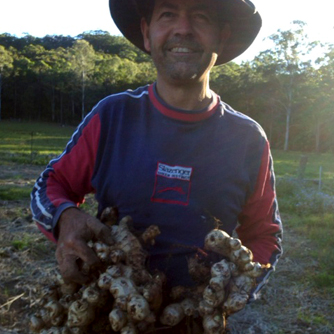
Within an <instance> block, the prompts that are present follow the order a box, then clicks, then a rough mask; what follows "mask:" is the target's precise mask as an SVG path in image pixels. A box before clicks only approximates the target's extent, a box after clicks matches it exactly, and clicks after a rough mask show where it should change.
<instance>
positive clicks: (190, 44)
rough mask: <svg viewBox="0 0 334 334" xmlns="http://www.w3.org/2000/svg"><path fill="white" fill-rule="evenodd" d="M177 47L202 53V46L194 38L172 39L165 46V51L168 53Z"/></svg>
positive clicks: (176, 37)
mask: <svg viewBox="0 0 334 334" xmlns="http://www.w3.org/2000/svg"><path fill="white" fill-rule="evenodd" d="M175 47H182V48H188V49H191V50H193V51H202V47H201V45H200V44H199V43H198V42H196V41H195V40H194V39H193V38H192V37H178V36H175V37H172V38H171V39H169V40H168V41H166V43H165V44H164V46H163V50H164V51H168V50H170V49H172V48H175Z"/></svg>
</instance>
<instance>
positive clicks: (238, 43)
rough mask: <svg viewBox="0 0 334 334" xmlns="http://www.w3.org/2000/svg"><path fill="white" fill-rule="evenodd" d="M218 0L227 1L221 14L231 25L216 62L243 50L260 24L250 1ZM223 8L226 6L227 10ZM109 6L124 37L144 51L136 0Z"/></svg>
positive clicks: (117, 1)
mask: <svg viewBox="0 0 334 334" xmlns="http://www.w3.org/2000/svg"><path fill="white" fill-rule="evenodd" d="M142 1H143V0H142ZM221 1H223V2H225V4H226V6H225V4H224V7H223V8H224V13H222V17H224V18H223V20H225V21H227V22H228V23H229V24H230V30H231V35H230V37H229V39H228V40H227V41H226V43H225V46H224V51H223V53H222V54H221V55H220V56H219V57H218V59H217V61H216V64H215V65H221V64H224V63H227V62H229V61H231V60H233V59H235V58H236V57H238V56H239V55H241V54H242V53H243V52H244V51H246V50H247V49H248V47H249V46H250V45H251V44H252V43H253V41H254V40H255V38H256V36H257V35H258V33H259V31H260V29H261V26H262V19H261V16H260V14H259V13H258V12H257V11H256V10H255V7H254V5H253V4H252V3H251V2H250V1H249V0H221ZM226 7H228V10H227V11H226V10H225V8H226ZM109 8H110V14H111V16H112V18H113V20H114V22H115V24H116V26H117V27H118V29H119V30H120V32H121V33H122V34H123V36H124V37H125V38H127V39H128V40H129V41H130V42H131V43H133V44H134V45H135V46H137V47H138V48H139V49H141V50H142V51H144V52H146V53H147V51H146V50H145V47H144V41H143V36H142V33H141V29H140V25H141V15H140V14H139V11H138V9H137V4H136V0H121V1H120V0H109ZM226 12H227V13H228V15H226Z"/></svg>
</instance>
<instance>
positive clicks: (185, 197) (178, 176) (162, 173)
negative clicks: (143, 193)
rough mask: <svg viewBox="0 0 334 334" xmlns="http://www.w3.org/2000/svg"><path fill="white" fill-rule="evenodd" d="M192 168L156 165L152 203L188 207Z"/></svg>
mask: <svg viewBox="0 0 334 334" xmlns="http://www.w3.org/2000/svg"><path fill="white" fill-rule="evenodd" d="M192 171H193V169H192V167H184V166H170V165H166V164H163V163H161V162H159V163H158V167H157V170H156V173H155V184H154V191H153V195H152V198H151V199H152V201H153V202H160V203H170V204H180V205H188V202H189V194H190V186H191V175H192Z"/></svg>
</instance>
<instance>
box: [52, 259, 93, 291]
mask: <svg viewBox="0 0 334 334" xmlns="http://www.w3.org/2000/svg"><path fill="white" fill-rule="evenodd" d="M59 270H60V274H61V276H62V277H63V280H64V282H65V283H72V282H74V283H78V284H81V285H82V284H85V283H87V282H88V280H89V277H88V276H87V275H85V274H84V273H83V272H82V271H80V270H79V263H78V258H77V257H76V256H74V255H68V256H66V257H65V258H64V259H63V261H62V263H59Z"/></svg>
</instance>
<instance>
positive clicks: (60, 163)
mask: <svg viewBox="0 0 334 334" xmlns="http://www.w3.org/2000/svg"><path fill="white" fill-rule="evenodd" d="M99 137H100V118H99V115H98V114H96V113H95V114H94V113H91V114H89V115H88V116H87V117H86V118H85V120H84V121H83V122H82V123H81V124H80V125H79V126H78V128H77V130H76V131H75V132H74V134H73V136H72V138H71V140H70V141H69V142H68V144H67V146H66V148H65V150H64V152H63V153H62V154H61V155H60V156H59V157H58V158H57V159H54V160H52V161H50V163H49V165H48V166H47V168H46V169H45V170H44V171H43V172H42V174H41V175H40V177H39V178H38V179H37V181H36V183H35V186H34V188H33V190H32V193H31V212H32V215H33V219H34V220H35V221H36V223H37V225H38V227H39V228H40V230H41V231H42V232H43V233H44V234H45V235H46V236H47V237H48V238H49V239H51V240H53V241H56V236H55V227H56V224H57V221H58V219H59V217H60V215H61V213H62V212H63V211H64V210H65V209H67V208H69V207H77V206H79V205H80V204H81V203H83V202H84V198H85V195H86V194H88V193H93V192H94V188H93V186H92V184H91V179H92V175H93V173H94V164H95V161H96V154H97V149H98V143H99Z"/></svg>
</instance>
